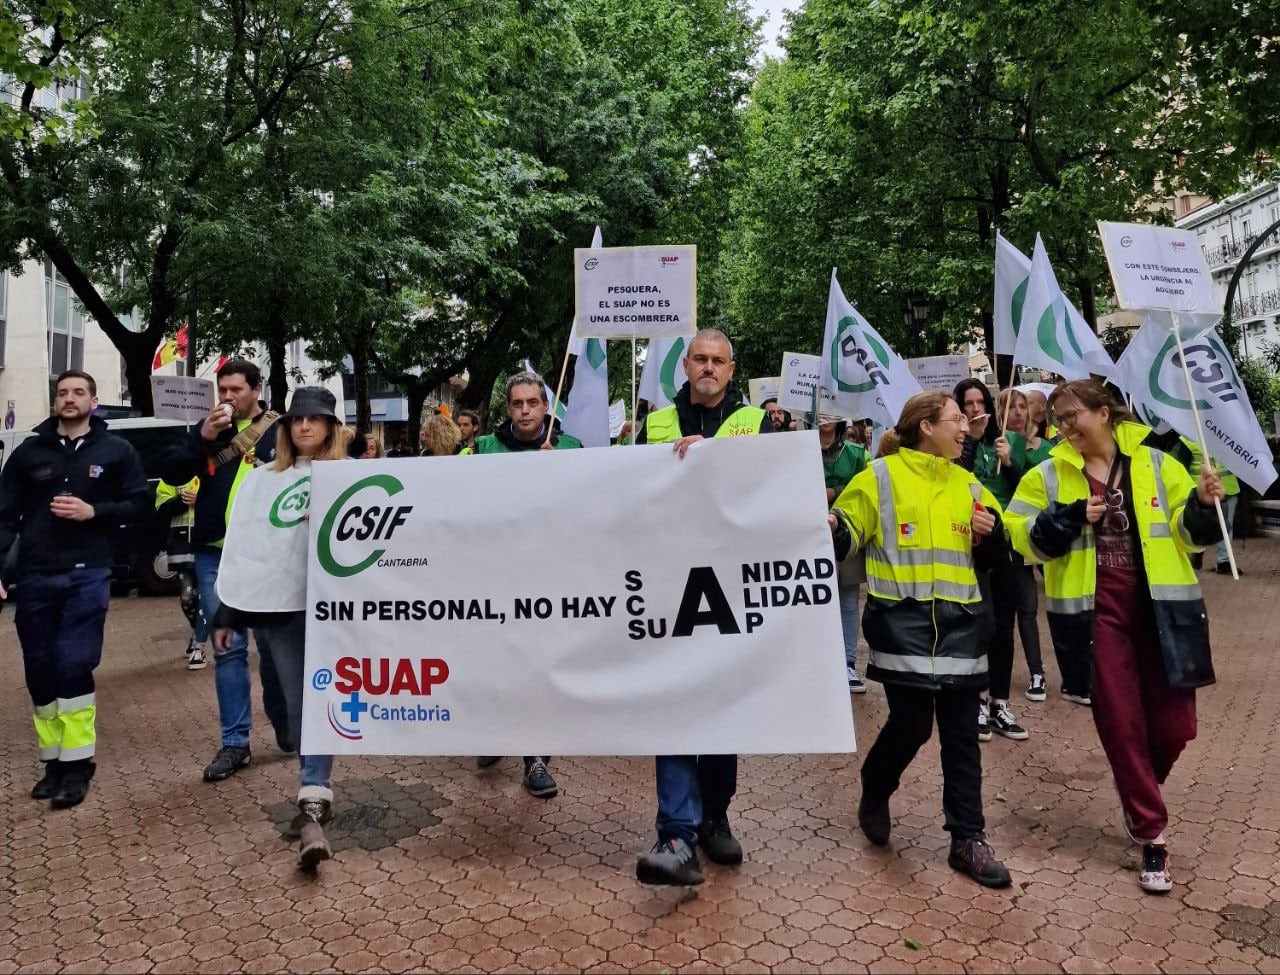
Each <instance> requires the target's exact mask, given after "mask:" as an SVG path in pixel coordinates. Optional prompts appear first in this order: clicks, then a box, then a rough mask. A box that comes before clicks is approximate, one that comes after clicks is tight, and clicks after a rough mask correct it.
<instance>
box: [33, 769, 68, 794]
mask: <svg viewBox="0 0 1280 975" xmlns="http://www.w3.org/2000/svg"><path fill="white" fill-rule="evenodd" d="M61 780H62V763H61V762H58V761H52V762H45V763H44V777H43V778H42V779H41V780H40V781H39V782H37V783H36V784H35V785H34V786H32V787H31V798H32V799H51V798H52V797H53V794H54V793H55V792H57V791H58V783H59V782H60V781H61Z"/></svg>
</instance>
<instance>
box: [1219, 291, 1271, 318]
mask: <svg viewBox="0 0 1280 975" xmlns="http://www.w3.org/2000/svg"><path fill="white" fill-rule="evenodd" d="M1273 311H1280V288H1276V289H1273V290H1271V291H1264V292H1262V294H1260V295H1250V296H1249V297H1247V298H1237V299H1236V303H1235V304H1234V305H1233V306H1232V308H1231V320H1232V321H1233V322H1239V321H1243V320H1244V319H1246V318H1257V317H1258V316H1260V315H1265V314H1267V313H1268V312H1273Z"/></svg>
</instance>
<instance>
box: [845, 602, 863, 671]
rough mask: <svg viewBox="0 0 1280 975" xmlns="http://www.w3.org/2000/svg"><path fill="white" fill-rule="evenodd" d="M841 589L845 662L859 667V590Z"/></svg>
mask: <svg viewBox="0 0 1280 975" xmlns="http://www.w3.org/2000/svg"><path fill="white" fill-rule="evenodd" d="M860 588H861V587H859V586H854V587H853V588H852V589H845V588H843V587H841V589H840V627H841V629H843V630H844V662H845V663H846V664H848V665H849V666H850V667H855V668H856V667H857V666H858V590H859V589H860Z"/></svg>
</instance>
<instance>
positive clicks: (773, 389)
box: [747, 376, 782, 406]
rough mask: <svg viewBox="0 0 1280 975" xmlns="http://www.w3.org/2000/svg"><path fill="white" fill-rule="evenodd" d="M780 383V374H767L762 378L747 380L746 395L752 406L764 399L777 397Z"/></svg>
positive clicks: (757, 404)
mask: <svg viewBox="0 0 1280 975" xmlns="http://www.w3.org/2000/svg"><path fill="white" fill-rule="evenodd" d="M781 385H782V377H781V376H768V377H765V378H763V379H748V380H747V395H748V396H749V397H750V398H751V405H752V406H759V405H760V404H761V403H763V402H764V401H765V400H770V399H777V398H778V388H779V387H780V386H781Z"/></svg>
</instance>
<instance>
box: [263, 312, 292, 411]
mask: <svg viewBox="0 0 1280 975" xmlns="http://www.w3.org/2000/svg"><path fill="white" fill-rule="evenodd" d="M279 314H280V312H279V308H278V307H275V308H273V309H272V311H271V321H270V323H269V324H268V328H269V329H270V331H269V332H268V333H267V358H268V360H270V363H271V371H270V372H269V373H268V374H267V390H268V395H267V405H268V406H270V407H271V409H273V410H276V411H277V412H280V413H283V412H284V411H285V401H286V400H287V399H288V396H289V370H288V366H287V365H286V363H285V355H286V353H285V343H284V337H283V336H284V322H283V321H278V320H277V319H278V318H279Z"/></svg>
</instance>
